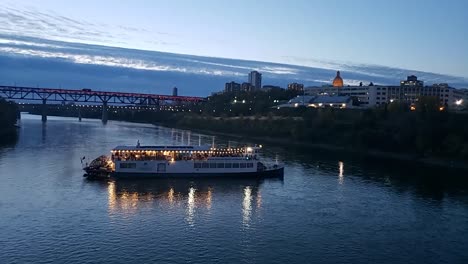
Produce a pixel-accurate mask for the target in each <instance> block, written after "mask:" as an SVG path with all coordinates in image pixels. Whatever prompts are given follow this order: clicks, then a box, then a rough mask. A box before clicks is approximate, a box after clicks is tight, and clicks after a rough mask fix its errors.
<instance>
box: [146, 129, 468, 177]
mask: <svg viewBox="0 0 468 264" xmlns="http://www.w3.org/2000/svg"><path fill="white" fill-rule="evenodd" d="M155 125H160V126H165V127H169V128H177V129H187V130H191V131H194V132H197V133H203V134H211V135H217V136H224V137H230V138H238V139H243V140H248V141H254V142H256V143H258V144H264V145H266V144H269V145H279V146H281V147H293V148H295V149H296V150H304V151H306V150H307V151H310V150H312V151H326V152H329V153H334V154H336V153H342V154H345V155H347V156H350V155H352V156H355V155H357V156H359V157H361V158H372V159H376V160H380V161H382V160H387V161H399V162H403V163H411V164H412V165H414V164H415V163H416V164H421V165H425V166H430V167H438V168H451V169H455V170H463V171H468V163H467V162H465V161H462V160H450V159H442V158H436V157H421V156H418V155H417V154H404V153H391V152H385V151H379V150H364V149H355V148H349V147H344V146H336V145H332V144H317V143H310V142H299V141H294V140H290V139H285V138H275V137H258V136H249V135H243V134H242V135H240V134H238V133H226V132H219V131H215V130H209V129H193V128H190V127H184V126H169V125H168V124H167V123H156V124H155ZM355 157H356V156H355Z"/></svg>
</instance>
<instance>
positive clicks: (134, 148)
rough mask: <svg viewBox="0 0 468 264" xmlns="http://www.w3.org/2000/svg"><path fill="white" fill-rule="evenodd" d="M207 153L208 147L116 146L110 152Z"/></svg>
mask: <svg viewBox="0 0 468 264" xmlns="http://www.w3.org/2000/svg"><path fill="white" fill-rule="evenodd" d="M123 150H124V151H208V150H210V146H208V145H207V146H117V147H115V148H114V149H112V151H123Z"/></svg>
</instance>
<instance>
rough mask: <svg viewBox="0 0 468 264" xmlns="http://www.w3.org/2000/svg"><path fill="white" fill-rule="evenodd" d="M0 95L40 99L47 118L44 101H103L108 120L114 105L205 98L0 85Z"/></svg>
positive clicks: (18, 98) (104, 117) (104, 120)
mask: <svg viewBox="0 0 468 264" xmlns="http://www.w3.org/2000/svg"><path fill="white" fill-rule="evenodd" d="M0 97H3V98H5V99H9V100H15V101H36V100H39V101H42V104H43V110H42V120H43V121H46V120H47V107H46V105H47V101H50V102H72V103H83V104H102V121H103V122H107V119H108V113H107V106H108V105H109V104H115V105H136V104H139V105H159V104H160V102H161V101H164V102H167V101H170V102H186V103H199V102H202V101H204V100H205V98H202V97H194V96H170V95H158V94H143V93H124V92H106V91H93V90H91V89H81V90H69V89H51V88H33V87H19V86H0Z"/></svg>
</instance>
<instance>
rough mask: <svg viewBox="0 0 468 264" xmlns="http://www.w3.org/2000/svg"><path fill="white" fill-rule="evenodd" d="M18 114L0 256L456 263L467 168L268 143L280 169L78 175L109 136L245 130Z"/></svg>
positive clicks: (466, 223) (123, 138) (177, 136)
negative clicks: (277, 173)
mask: <svg viewBox="0 0 468 264" xmlns="http://www.w3.org/2000/svg"><path fill="white" fill-rule="evenodd" d="M20 125H21V128H20V131H19V139H18V141H17V142H16V143H15V144H12V145H10V146H4V147H1V148H0V263H104V262H106V263H468V250H467V249H468V184H467V182H466V180H464V178H466V176H468V175H461V174H460V173H456V172H448V171H446V170H435V169H423V168H420V167H418V166H410V165H408V164H399V163H395V162H378V161H373V160H366V159H362V158H355V157H349V156H345V155H341V154H339V153H328V154H327V153H321V152H320V151H317V150H308V151H304V150H301V151H297V150H294V149H293V148H291V147H282V146H272V145H271V144H268V145H265V146H264V150H265V156H266V157H267V158H268V159H271V160H275V159H279V160H281V161H284V162H285V163H286V169H285V175H284V179H283V180H281V179H265V180H213V179H212V180H182V179H180V180H140V181H120V180H118V181H108V182H99V181H87V180H85V179H84V178H83V177H82V175H83V173H82V171H81V164H80V157H82V156H86V157H87V158H94V157H97V156H99V155H101V154H107V153H108V152H109V150H110V149H112V148H113V147H115V146H116V145H124V144H129V145H135V144H136V142H137V140H139V141H140V142H141V143H142V144H158V145H162V144H187V143H190V144H193V145H198V144H199V143H201V144H212V143H213V141H214V142H215V144H217V146H220V145H228V144H229V145H231V146H233V145H236V144H242V143H249V142H248V140H247V141H245V142H239V139H230V138H226V137H213V136H212V135H200V134H198V133H195V132H190V131H186V130H177V129H171V128H163V127H156V126H153V125H147V124H133V123H125V122H113V121H111V122H109V123H108V124H107V125H103V124H102V123H101V122H100V121H99V120H83V121H82V122H78V120H77V119H76V118H58V117H49V120H48V121H47V123H46V124H42V123H41V121H40V117H39V116H30V115H23V118H22V120H21V121H20ZM250 143H252V142H250Z"/></svg>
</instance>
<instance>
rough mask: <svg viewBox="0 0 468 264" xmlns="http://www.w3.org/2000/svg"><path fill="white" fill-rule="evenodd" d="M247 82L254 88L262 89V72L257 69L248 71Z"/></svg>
mask: <svg viewBox="0 0 468 264" xmlns="http://www.w3.org/2000/svg"><path fill="white" fill-rule="evenodd" d="M249 83H250V84H251V85H252V86H253V88H254V90H260V89H262V74H261V73H259V72H258V71H251V72H250V73H249Z"/></svg>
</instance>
